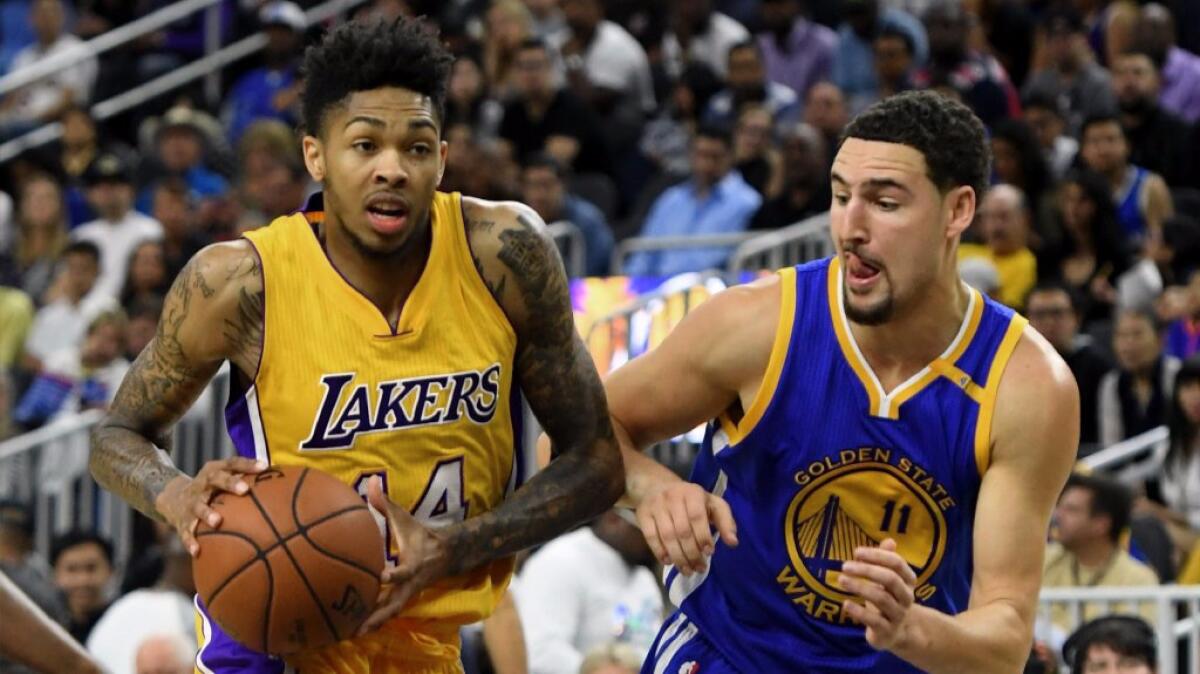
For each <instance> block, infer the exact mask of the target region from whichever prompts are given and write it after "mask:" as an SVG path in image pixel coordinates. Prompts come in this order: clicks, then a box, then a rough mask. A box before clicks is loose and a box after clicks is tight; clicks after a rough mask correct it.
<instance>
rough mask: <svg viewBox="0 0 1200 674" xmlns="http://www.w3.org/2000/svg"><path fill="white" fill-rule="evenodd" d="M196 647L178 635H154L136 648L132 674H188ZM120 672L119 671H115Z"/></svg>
mask: <svg viewBox="0 0 1200 674" xmlns="http://www.w3.org/2000/svg"><path fill="white" fill-rule="evenodd" d="M195 657H196V646H195V644H194V643H188V640H187V638H186V637H183V636H181V635H178V634H172V635H169V636H168V635H161V634H159V635H154V636H152V637H148V638H147V639H146V640H145V641H143V642H142V644H141V645H140V646H138V649H137V654H136V656H135V659H134V663H135V666H134V669H133V670H132V671H133V673H134V674H190V672H192V671H193V669H192V660H193V659H194V658H195ZM117 671H120V670H117Z"/></svg>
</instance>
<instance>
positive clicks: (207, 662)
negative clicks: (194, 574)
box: [195, 596, 285, 674]
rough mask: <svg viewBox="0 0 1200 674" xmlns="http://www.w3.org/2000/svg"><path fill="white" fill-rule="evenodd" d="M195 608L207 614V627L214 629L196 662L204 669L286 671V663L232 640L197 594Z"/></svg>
mask: <svg viewBox="0 0 1200 674" xmlns="http://www.w3.org/2000/svg"><path fill="white" fill-rule="evenodd" d="M195 605H196V609H197V610H198V611H200V613H201V614H202V615H203V616H204V624H205V626H206V627H207V628H208V629H209V630H211V632H210V633H209V638H208V641H207V642H206V643H205V644H204V647H203V648H201V649H200V652H199V653H197V654H196V664H197V665H199V666H200V667H199V670H200V671H201V672H208V671H211V672H213V674H283V671H284V667H285V665H284V662H283V660H280V659H279V658H273V657H271V656H269V655H266V654H264V653H259V652H257V651H252V650H250V649H249V648H246V647H245V646H243V645H241V644H240V643H238V642H236V641H234V640H233V637H231V636H229V635H228V634H226V633H225V631H224V630H222V629H221V627H220V626H219V625H217V623H216V621H215V620H213V619H212V617H211V616H209V615H208V611H207V610H206V609H205V608H204V602H203V601H201V600H200V597H198V596H197V597H196V602H195Z"/></svg>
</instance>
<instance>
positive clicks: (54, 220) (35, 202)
mask: <svg viewBox="0 0 1200 674" xmlns="http://www.w3.org/2000/svg"><path fill="white" fill-rule="evenodd" d="M16 221H17V240H16V246H15V248H16V251H15V252H16V255H15V256H14V257H15V259H14V260H13V262H15V263H16V264H15V269H14V271H15V272H16V273H17V275H18V276H19V283H20V287H21V289H22V290H24V291H25V292H26V293H28V295H29V296H30V297H31V298H33V299H34V301H35V302H37V303H39V304H41V303H43V302H46V301H48V298H47V297H46V293H47V291H49V290H50V284H51V283H52V282H53V281H54V270H55V265H56V264H58V260H59V256H60V255H62V252H63V249H65V248H66V247H67V243H68V239H67V221H66V213H65V212H64V210H63V195H62V189H61V188H60V187H59V184H58V183H57V182H55V180H54V179H53V178H51V177H50V176H48V175H37V176H34V177H33V178H30V179H29V180H27V181H25V183H24V184H23V185H21V190H20V192H19V194H18V201H17V217H16Z"/></svg>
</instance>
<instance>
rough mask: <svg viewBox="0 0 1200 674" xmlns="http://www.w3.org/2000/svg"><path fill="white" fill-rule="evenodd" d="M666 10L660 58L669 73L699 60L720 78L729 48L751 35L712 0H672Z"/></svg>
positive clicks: (723, 71)
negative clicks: (719, 9) (714, 4)
mask: <svg viewBox="0 0 1200 674" xmlns="http://www.w3.org/2000/svg"><path fill="white" fill-rule="evenodd" d="M667 12H668V17H667V31H666V34H665V35H663V40H662V59H663V64H664V66H665V67H666V71H667V74H668V75H670V76H671V77H677V76H678V75H679V73H681V72H683V69H684V68H685V67H686V66H687V64H688V63H692V62H696V61H699V62H700V63H703V64H705V65H707V66H708V67H709V68H712V69H713V72H715V73H717V75H719V76H721V77H722V78H723V77H725V76H726V75H727V74H728V72H727V70H726V68H727V66H728V62H727V61H726V58H727V57H728V55H729V50H730V49H731V48H732V47H733V45H735V44H738V43H739V42H745V41H746V40H748V39H750V31H748V30H746V27H745V26H743V25H742V24H740V23H738V22H737V21H736V20H734V19H732V18H730V17H729V16H727V15H725V14H722V13H721V12H718V11H716V10H715V9H714V8H713V0H675V1H673V2H670V3H668V8H667Z"/></svg>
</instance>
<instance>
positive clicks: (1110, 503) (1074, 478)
mask: <svg viewBox="0 0 1200 674" xmlns="http://www.w3.org/2000/svg"><path fill="white" fill-rule="evenodd" d="M1072 487H1075V488H1078V489H1086V490H1087V491H1089V492H1091V494H1092V504H1091V507H1090V508H1089V513H1090V514H1091V516H1092V517H1096V516H1097V515H1102V516H1104V517H1107V518H1108V521H1109V524H1110V527H1109V531H1108V536H1109V538H1111V539H1112V541H1113V542H1114V543H1115V542H1117V541H1119V540H1120V539H1121V534H1122V532H1124V531H1125V529H1126V528H1127V527H1128V526H1129V520H1130V517H1131V516H1132V511H1133V495H1132V494H1131V493H1130V491H1129V489H1127V488H1126V487H1125V485H1123V484H1121V483H1120V482H1116V481H1115V480H1112V479H1111V478H1107V477H1102V476H1100V475H1094V474H1092V475H1084V474H1082V473H1072V474H1071V477H1069V478H1067V486H1066V489H1071V488H1072ZM1066 489H1064V490H1063V491H1066Z"/></svg>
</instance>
